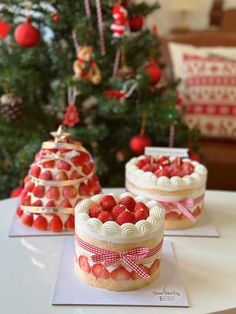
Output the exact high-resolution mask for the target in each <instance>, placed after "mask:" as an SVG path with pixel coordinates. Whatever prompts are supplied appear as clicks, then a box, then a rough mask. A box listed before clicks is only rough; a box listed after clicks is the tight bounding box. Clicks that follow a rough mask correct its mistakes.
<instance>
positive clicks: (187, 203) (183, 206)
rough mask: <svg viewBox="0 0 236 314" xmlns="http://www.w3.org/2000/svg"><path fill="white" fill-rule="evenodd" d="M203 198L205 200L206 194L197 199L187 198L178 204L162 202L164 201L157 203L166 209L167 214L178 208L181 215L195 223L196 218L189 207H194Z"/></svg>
mask: <svg viewBox="0 0 236 314" xmlns="http://www.w3.org/2000/svg"><path fill="white" fill-rule="evenodd" d="M203 198H204V194H203V195H201V196H199V197H196V198H186V199H184V200H181V201H178V202H162V201H157V202H158V203H159V204H160V205H161V206H162V207H163V208H164V209H165V211H166V212H168V211H170V210H171V209H173V208H175V207H177V208H178V209H179V210H180V211H181V213H183V214H184V216H185V217H187V218H188V219H189V220H191V221H193V222H194V221H195V217H194V216H193V215H192V213H191V212H190V211H189V210H188V207H193V206H194V205H196V204H197V203H198V202H200V201H202V200H203Z"/></svg>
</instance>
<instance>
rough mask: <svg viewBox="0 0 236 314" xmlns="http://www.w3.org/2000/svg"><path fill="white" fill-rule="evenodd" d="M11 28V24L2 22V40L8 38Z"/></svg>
mask: <svg viewBox="0 0 236 314" xmlns="http://www.w3.org/2000/svg"><path fill="white" fill-rule="evenodd" d="M10 28H11V24H5V23H4V22H3V21H1V20H0V37H1V38H2V39H6V38H7V32H8V31H9V29H10Z"/></svg>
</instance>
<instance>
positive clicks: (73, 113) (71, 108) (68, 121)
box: [63, 105, 79, 127]
mask: <svg viewBox="0 0 236 314" xmlns="http://www.w3.org/2000/svg"><path fill="white" fill-rule="evenodd" d="M77 122H79V114H78V111H77V109H76V107H75V105H68V106H67V108H66V113H65V115H64V119H63V124H64V125H67V126H68V127H72V126H74V125H75V124H76V123H77Z"/></svg>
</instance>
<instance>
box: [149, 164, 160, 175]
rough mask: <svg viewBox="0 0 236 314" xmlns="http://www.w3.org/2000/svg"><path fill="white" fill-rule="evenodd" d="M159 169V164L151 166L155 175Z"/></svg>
mask: <svg viewBox="0 0 236 314" xmlns="http://www.w3.org/2000/svg"><path fill="white" fill-rule="evenodd" d="M157 169H159V165H158V164H157V163H154V164H152V165H151V171H152V172H153V173H154V172H155V171H156V170H157Z"/></svg>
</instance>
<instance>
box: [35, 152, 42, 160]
mask: <svg viewBox="0 0 236 314" xmlns="http://www.w3.org/2000/svg"><path fill="white" fill-rule="evenodd" d="M40 159H41V154H40V152H38V153H36V154H35V156H34V161H36V162H37V161H39V160H40Z"/></svg>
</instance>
